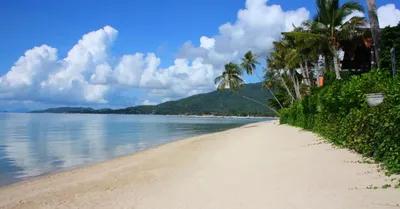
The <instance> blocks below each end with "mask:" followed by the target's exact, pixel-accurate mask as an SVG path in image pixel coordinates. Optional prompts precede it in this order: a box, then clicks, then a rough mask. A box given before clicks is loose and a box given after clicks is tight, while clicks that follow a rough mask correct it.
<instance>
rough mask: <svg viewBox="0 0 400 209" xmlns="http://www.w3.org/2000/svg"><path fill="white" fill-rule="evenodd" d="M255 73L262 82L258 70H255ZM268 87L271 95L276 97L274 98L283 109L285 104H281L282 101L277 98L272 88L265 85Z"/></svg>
mask: <svg viewBox="0 0 400 209" xmlns="http://www.w3.org/2000/svg"><path fill="white" fill-rule="evenodd" d="M254 73H255V74H256V76H257V77H258V79H260V81H261V82H263V80H262V79H261V77H260V76H259V75H258V73H257V72H256V71H254ZM265 87H266V88H267V90H268V91H269V92H270V93H271V95H272V96H273V97H274V99H275V100H276V102H278V104H279V106H280V107H281V108H282V109H283V106H282V104H281V102H280V101H279V100H278V98H276V96H275V94H274V92H272V91H271V89H270V88H269V87H268V86H265Z"/></svg>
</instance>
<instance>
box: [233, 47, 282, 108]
mask: <svg viewBox="0 0 400 209" xmlns="http://www.w3.org/2000/svg"><path fill="white" fill-rule="evenodd" d="M257 59H258V56H257V55H256V54H253V53H252V52H251V51H248V52H246V54H244V57H243V58H242V63H241V64H240V66H241V67H242V68H243V69H244V70H245V71H246V73H247V74H248V75H252V74H253V73H255V74H256V76H257V77H258V79H260V81H261V82H263V79H262V78H261V77H260V76H259V75H258V74H257V71H256V67H257V65H259V64H260V63H259V62H258V61H257ZM264 87H265V88H266V89H267V90H268V91H269V92H270V93H271V95H272V96H273V97H274V99H275V100H276V102H277V103H278V104H279V106H280V107H281V108H283V106H282V104H281V103H280V102H279V100H278V99H277V98H276V96H275V94H274V92H272V91H271V89H270V88H269V87H268V86H264Z"/></svg>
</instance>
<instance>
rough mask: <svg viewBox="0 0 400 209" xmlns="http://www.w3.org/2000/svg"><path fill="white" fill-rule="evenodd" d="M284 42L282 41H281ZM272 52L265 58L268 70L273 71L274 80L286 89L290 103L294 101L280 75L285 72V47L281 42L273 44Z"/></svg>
mask: <svg viewBox="0 0 400 209" xmlns="http://www.w3.org/2000/svg"><path fill="white" fill-rule="evenodd" d="M283 41H284V40H283ZM273 44H274V51H272V52H271V53H270V56H269V57H267V63H268V68H269V70H271V71H274V74H275V75H276V78H277V79H278V80H279V81H280V82H281V83H282V85H283V87H284V88H285V89H286V93H287V95H289V97H290V98H291V103H293V102H294V101H295V98H294V96H293V93H292V91H291V89H290V88H289V86H288V84H287V83H286V80H285V79H284V78H283V76H282V74H283V72H285V65H286V64H285V57H286V52H285V49H286V48H285V45H284V43H282V41H281V42H274V43H273Z"/></svg>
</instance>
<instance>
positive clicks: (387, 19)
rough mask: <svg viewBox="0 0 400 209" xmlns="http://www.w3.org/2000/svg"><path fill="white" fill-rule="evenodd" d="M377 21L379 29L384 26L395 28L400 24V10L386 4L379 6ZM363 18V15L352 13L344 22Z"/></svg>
mask: <svg viewBox="0 0 400 209" xmlns="http://www.w3.org/2000/svg"><path fill="white" fill-rule="evenodd" d="M377 13H378V19H379V27H381V28H384V27H386V26H391V27H394V26H397V24H399V22H400V10H399V9H397V8H396V5H394V4H387V5H384V6H381V7H379V8H378V9H377ZM355 16H358V17H365V14H364V13H362V12H353V13H352V14H350V15H349V16H347V17H346V18H345V20H344V22H346V21H348V20H350V19H351V18H352V17H355Z"/></svg>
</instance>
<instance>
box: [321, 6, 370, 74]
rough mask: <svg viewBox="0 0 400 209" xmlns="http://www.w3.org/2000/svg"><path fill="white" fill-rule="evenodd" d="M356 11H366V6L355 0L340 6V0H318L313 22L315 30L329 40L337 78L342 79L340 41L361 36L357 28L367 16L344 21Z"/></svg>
mask: <svg viewBox="0 0 400 209" xmlns="http://www.w3.org/2000/svg"><path fill="white" fill-rule="evenodd" d="M356 11H359V12H364V8H363V7H362V6H361V5H360V4H359V3H357V2H355V1H349V2H346V3H344V4H343V5H341V6H340V5H339V0H317V15H316V16H315V17H314V23H313V25H314V30H315V32H318V33H319V34H322V35H324V36H325V38H326V39H327V40H328V41H329V45H330V51H331V53H332V54H333V63H334V68H335V72H336V78H337V79H342V77H341V75H340V71H341V68H340V63H339V62H340V61H339V54H338V52H339V49H340V41H341V40H346V39H352V38H353V36H356V35H359V36H361V33H358V31H357V29H358V28H359V27H360V26H361V25H364V23H365V18H363V17H357V16H356V17H353V18H351V19H350V20H349V21H347V22H344V20H345V18H346V17H347V16H349V15H350V14H352V13H353V12H356Z"/></svg>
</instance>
